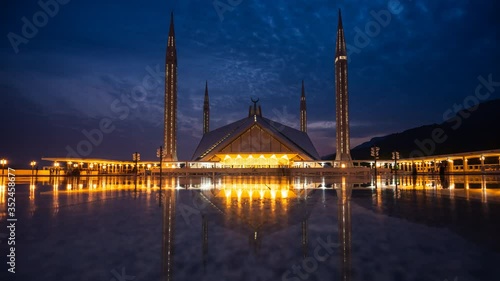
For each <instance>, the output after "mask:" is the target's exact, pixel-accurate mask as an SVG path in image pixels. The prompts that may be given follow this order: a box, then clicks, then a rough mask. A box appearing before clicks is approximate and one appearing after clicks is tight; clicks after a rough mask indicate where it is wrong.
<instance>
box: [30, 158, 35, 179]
mask: <svg viewBox="0 0 500 281" xmlns="http://www.w3.org/2000/svg"><path fill="white" fill-rule="evenodd" d="M30 165H31V175H32V176H33V169H34V168H35V165H36V162H35V161H31V163H30Z"/></svg>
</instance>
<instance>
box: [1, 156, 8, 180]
mask: <svg viewBox="0 0 500 281" xmlns="http://www.w3.org/2000/svg"><path fill="white" fill-rule="evenodd" d="M0 164H2V177H3V174H4V170H5V164H7V160H5V159H2V160H0Z"/></svg>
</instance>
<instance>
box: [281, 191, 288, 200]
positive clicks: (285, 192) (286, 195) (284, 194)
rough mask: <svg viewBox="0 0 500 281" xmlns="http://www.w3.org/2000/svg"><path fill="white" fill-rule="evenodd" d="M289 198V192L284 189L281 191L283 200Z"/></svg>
mask: <svg viewBox="0 0 500 281" xmlns="http://www.w3.org/2000/svg"><path fill="white" fill-rule="evenodd" d="M287 197H288V190H286V189H282V190H281V198H287Z"/></svg>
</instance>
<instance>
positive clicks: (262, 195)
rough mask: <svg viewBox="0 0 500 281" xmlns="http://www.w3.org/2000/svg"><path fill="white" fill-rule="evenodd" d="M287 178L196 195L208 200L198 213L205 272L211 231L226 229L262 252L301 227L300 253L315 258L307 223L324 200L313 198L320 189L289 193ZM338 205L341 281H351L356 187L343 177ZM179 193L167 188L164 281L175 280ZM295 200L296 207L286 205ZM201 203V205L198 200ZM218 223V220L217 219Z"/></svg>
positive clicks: (225, 185)
mask: <svg viewBox="0 0 500 281" xmlns="http://www.w3.org/2000/svg"><path fill="white" fill-rule="evenodd" d="M289 186H290V183H289V181H288V180H286V179H282V180H278V182H275V183H265V184H261V183H246V182H237V181H236V182H235V181H234V180H233V181H231V183H223V184H222V187H221V188H217V187H216V188H206V189H201V190H196V191H193V192H195V194H194V196H197V197H198V198H199V199H200V200H202V201H204V204H203V205H202V206H203V207H202V208H200V209H201V212H200V216H201V237H202V239H201V244H202V245H201V251H202V266H203V267H206V265H207V263H208V262H209V261H208V260H207V256H208V251H209V247H208V244H209V228H210V227H211V225H212V226H213V225H215V224H223V225H224V226H225V227H228V228H231V229H232V230H236V231H239V232H244V233H245V234H246V235H247V236H248V237H249V245H250V247H252V248H253V251H254V253H255V254H257V253H258V251H259V248H260V246H261V244H262V239H265V237H266V236H267V235H269V234H271V233H273V232H275V231H279V230H281V229H283V228H286V227H290V226H292V225H300V229H301V237H298V238H297V240H298V241H300V245H301V252H302V255H303V258H304V259H305V258H307V257H308V256H312V251H310V250H309V248H310V246H309V237H308V230H309V229H308V220H309V216H310V214H311V211H312V209H313V207H314V206H315V205H316V204H317V203H318V202H319V201H320V200H321V196H314V193H317V192H318V193H319V192H321V190H319V189H299V190H295V189H290V188H289ZM334 189H335V192H336V194H337V206H338V243H339V246H340V247H339V251H338V254H339V259H340V264H339V267H340V271H339V272H340V274H341V276H340V277H341V278H340V279H341V280H350V279H351V243H352V240H351V203H350V201H351V193H352V185H350V184H347V183H346V181H345V178H344V179H343V180H342V183H340V184H335V185H334ZM176 197H177V193H176V191H175V189H167V190H166V191H165V198H164V200H163V202H164V204H163V243H162V246H163V248H162V273H163V277H164V280H173V274H174V272H173V260H174V258H175V247H174V244H175V236H176V233H175V224H176V222H175V216H176V208H177V209H178V207H177V206H176V202H177V198H176ZM289 200H293V201H294V202H295V203H294V204H292V203H290V202H288V201H289ZM200 202H201V201H200ZM214 218H215V219H214Z"/></svg>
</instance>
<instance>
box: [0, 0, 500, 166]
mask: <svg viewBox="0 0 500 281" xmlns="http://www.w3.org/2000/svg"><path fill="white" fill-rule="evenodd" d="M222 1H224V0H222ZM390 2H391V1H390V0H385V1H383V0H376V1H361V0H356V1H337V2H332V1H326V0H316V1H293V2H291V1H285V0H277V1H248V0H243V1H242V2H241V4H239V5H238V6H236V7H234V9H233V10H232V11H226V12H225V13H224V14H223V17H224V20H223V21H221V20H220V17H219V15H218V14H217V12H216V10H215V9H214V6H213V4H212V1H175V2H174V3H173V4H172V2H168V3H167V2H165V1H160V0H155V1H147V2H144V1H143V2H137V1H132V0H127V1H112V0H106V1H83V2H82V1H70V2H69V3H68V4H67V5H64V6H61V7H60V11H59V12H58V13H57V14H56V15H55V16H54V17H51V18H50V19H49V21H48V23H47V25H46V26H44V27H42V28H39V30H38V32H37V34H36V36H34V37H33V38H31V39H29V42H28V43H27V44H21V45H19V53H18V54H15V53H14V51H13V48H12V46H11V44H10V42H9V40H8V38H7V36H4V39H3V40H2V41H1V43H0V44H1V45H0V57H1V60H0V61H1V63H0V74H1V75H0V84H1V85H3V86H2V88H1V90H2V93H1V94H2V99H5V100H6V99H11V98H13V97H15V98H22V100H23V103H22V104H24V103H25V104H29V105H30V108H36V109H37V110H36V112H43V114H46V115H47V116H50V115H51V114H52V115H54V114H57V115H54V116H66V117H65V118H64V120H61V119H59V117H58V118H50V124H52V125H57V124H58V123H61V124H62V125H63V126H64V127H66V128H69V127H72V128H73V131H76V132H77V133H78V132H79V131H81V129H82V128H84V127H85V126H93V125H88V124H87V123H85V120H97V121H98V120H99V119H100V118H104V117H108V118H112V119H113V120H115V121H116V126H117V130H116V131H115V132H114V133H113V134H114V136H113V141H112V142H109V143H107V144H106V143H104V144H103V148H102V150H96V152H95V153H99V155H94V156H96V157H108V156H110V155H112V156H113V157H119V156H120V153H119V151H118V150H117V149H115V150H114V151H115V152H113V153H112V154H111V153H107V151H106V149H105V147H112V146H114V147H116V146H115V143H114V142H120V143H121V145H120V146H118V147H120V149H122V151H127V153H123V156H122V157H124V158H128V151H131V150H134V149H136V147H141V148H142V149H144V150H148V149H150V150H151V151H154V150H155V147H156V146H158V145H159V144H161V135H162V132H163V128H162V126H161V123H162V119H163V115H162V107H163V97H162V91H163V90H162V89H163V85H159V86H158V87H157V88H155V89H153V90H151V91H148V93H147V97H146V98H145V100H143V101H141V102H138V103H137V107H135V108H130V114H129V115H128V116H127V118H125V119H124V120H121V119H120V118H119V116H118V115H117V114H116V113H115V112H113V110H111V109H110V106H111V104H112V103H113V102H114V101H115V100H116V99H119V100H120V99H121V97H122V96H123V95H130V92H131V91H132V89H133V88H134V87H135V86H137V85H140V84H141V83H142V80H143V78H144V77H145V76H146V75H148V73H147V71H146V67H148V66H150V67H155V66H156V65H159V66H162V65H163V62H164V60H165V45H166V38H167V31H168V23H169V16H170V11H171V10H174V11H175V28H176V36H177V44H178V45H177V46H178V47H177V48H178V61H179V86H178V87H179V119H180V120H179V134H180V136H179V139H182V144H180V148H179V153H180V157H181V158H183V159H187V158H189V157H190V156H191V153H192V150H193V149H194V148H195V147H196V145H197V141H198V139H199V137H200V136H201V103H202V96H203V92H204V85H205V80H208V83H209V93H210V99H211V105H212V110H211V113H212V116H211V118H212V119H211V120H212V121H213V122H212V125H211V126H212V128H217V127H219V126H222V125H225V124H227V123H228V122H231V121H235V120H238V119H240V118H243V117H245V115H246V112H247V110H248V105H249V104H250V102H249V99H250V97H252V96H254V97H259V98H260V99H261V101H262V107H263V111H264V114H265V115H266V117H269V118H272V119H275V120H277V121H282V122H283V123H286V124H288V125H294V123H296V122H297V120H298V109H299V95H300V81H301V80H305V85H306V95H307V102H308V114H309V115H308V120H309V123H310V124H311V130H310V135H311V138H312V139H313V141H314V143H315V145H316V146H317V148H318V151H320V153H322V154H328V153H331V152H333V150H334V143H335V141H334V136H335V132H334V128H333V124H334V117H335V112H334V108H335V107H334V105H335V104H334V101H335V99H334V72H333V55H334V45H335V35H336V27H337V9H338V8H342V9H343V19H344V28H345V32H346V39H347V43H349V44H350V45H351V46H356V41H355V36H356V29H359V30H365V28H366V26H367V24H368V23H370V22H371V21H373V20H374V16H373V14H374V13H380V12H381V11H386V10H388V7H389V3H390ZM400 2H401V9H402V11H401V13H399V14H397V15H396V14H392V15H391V19H390V22H389V23H388V24H387V25H386V26H385V27H381V28H380V32H378V33H377V35H376V36H373V37H370V38H369V39H370V40H369V41H370V42H369V44H367V45H366V46H364V47H363V48H360V50H359V52H357V53H355V54H352V55H351V61H350V64H349V75H350V76H349V83H350V110H351V114H350V117H351V120H352V124H353V127H352V137H353V144H357V143H361V142H362V141H364V140H367V139H369V138H371V137H373V136H380V135H384V134H387V133H392V132H398V131H402V130H404V129H407V128H411V127H414V126H419V125H422V124H427V123H435V122H441V121H443V120H442V114H443V112H445V111H446V109H448V108H450V107H452V106H453V104H454V103H460V102H461V101H463V99H464V98H465V97H466V96H468V95H470V94H473V92H474V89H475V86H476V85H477V84H478V82H477V77H478V76H479V75H483V76H486V75H488V74H489V73H492V74H493V77H499V78H496V80H499V79H500V73H498V64H499V62H500V58H499V55H498V52H497V50H496V48H497V47H496V46H497V42H498V36H497V29H498V26H499V20H498V17H497V16H496V14H495V11H498V10H499V9H498V8H499V7H498V3H497V1H479V2H478V1H474V2H473V1H467V0H458V1H457V0H454V1H451V0H443V1H431V0H427V1H423V0H420V1H417V0H413V1H410V0H407V1H405V0H401V1H400ZM38 10H40V7H39V6H38V5H37V4H36V2H33V1H8V2H7V5H6V8H5V9H3V14H2V15H5V17H2V18H3V19H4V21H5V24H2V26H1V27H0V31H1V32H2V34H4V35H7V34H8V33H9V32H15V33H17V34H22V31H21V29H22V25H23V23H22V21H21V18H22V17H23V16H25V17H27V18H28V19H32V16H33V14H34V13H35V12H36V11H38ZM358 47H359V46H358ZM492 98H494V96H492ZM284 108H286V111H285V110H284ZM25 111H26V108H25V107H24V106H22V105H16V108H15V109H12V108H11V109H10V111H9V113H12V114H21V112H25ZM28 111H29V110H28ZM16 112H19V113H16ZM29 112H35V111H34V110H33V111H29ZM39 114H42V113H39ZM36 116H37V115H36V114H28V115H25V116H24V117H23V118H22V119H19V118H17V119H16V118H13V119H12V122H13V123H14V124H15V123H16V122H18V123H20V122H21V121H19V120H23V121H22V122H29V120H28V119H27V118H36ZM3 118H9V117H8V116H7V114H4V115H3ZM4 120H7V119H4ZM16 120H17V121H16ZM97 121H94V122H97ZM68 122H69V123H68ZM89 122H90V123H92V122H91V121H89ZM18 125H20V124H18ZM297 125H298V124H297ZM55 133H56V134H57V132H55ZM26 134H27V135H26V136H24V137H29V132H28V133H26ZM68 134H71V131H70V132H68ZM138 134H140V135H138ZM139 139H144V140H147V141H145V142H144V143H145V144H143V145H139V146H137V145H136V143H138V142H139ZM37 141H38V142H46V143H47V146H46V147H48V146H49V141H48V140H47V139H46V138H44V137H41V138H40V137H38V138H37ZM66 142H67V141H66ZM149 143H150V144H149ZM64 144H65V143H58V141H57V139H55V140H53V139H51V140H50V145H52V146H54V147H61V148H62V149H60V150H61V151H60V152H61V153H64V149H63V148H64ZM148 146H151V148H148ZM2 149H6V150H13V151H21V148H20V147H18V146H16V145H15V142H12V143H10V144H9V145H8V146H3V145H2ZM51 151H52V152H54V153H55V152H57V151H58V150H57V149H53V150H51ZM0 152H3V151H0ZM144 153H146V152H144ZM146 155H148V154H147V153H146ZM151 157H154V152H151Z"/></svg>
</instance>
